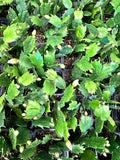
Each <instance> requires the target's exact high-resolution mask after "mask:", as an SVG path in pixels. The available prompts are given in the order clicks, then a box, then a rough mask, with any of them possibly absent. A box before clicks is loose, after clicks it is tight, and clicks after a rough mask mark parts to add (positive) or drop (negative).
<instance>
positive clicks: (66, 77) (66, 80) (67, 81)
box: [64, 72, 71, 86]
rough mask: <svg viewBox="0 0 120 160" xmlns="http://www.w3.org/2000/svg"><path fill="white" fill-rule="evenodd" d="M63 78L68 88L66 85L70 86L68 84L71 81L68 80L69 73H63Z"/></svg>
mask: <svg viewBox="0 0 120 160" xmlns="http://www.w3.org/2000/svg"><path fill="white" fill-rule="evenodd" d="M64 77H65V82H66V85H67V86H68V85H69V84H70V82H71V79H70V77H71V72H65V73H64Z"/></svg>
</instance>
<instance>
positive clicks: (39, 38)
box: [35, 27, 46, 43]
mask: <svg viewBox="0 0 120 160" xmlns="http://www.w3.org/2000/svg"><path fill="white" fill-rule="evenodd" d="M35 38H36V42H37V43H46V39H45V35H44V33H43V32H42V31H40V28H39V27H37V28H36V36H35Z"/></svg>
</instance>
